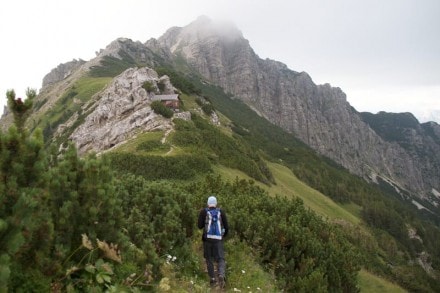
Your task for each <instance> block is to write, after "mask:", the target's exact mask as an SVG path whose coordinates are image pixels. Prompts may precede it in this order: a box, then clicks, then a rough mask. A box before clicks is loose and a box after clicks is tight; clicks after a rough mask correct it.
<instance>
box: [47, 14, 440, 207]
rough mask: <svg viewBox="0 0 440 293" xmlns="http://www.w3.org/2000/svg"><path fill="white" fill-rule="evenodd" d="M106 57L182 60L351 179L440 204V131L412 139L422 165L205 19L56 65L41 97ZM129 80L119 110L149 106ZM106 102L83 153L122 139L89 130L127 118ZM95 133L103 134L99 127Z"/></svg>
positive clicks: (342, 98) (340, 104) (327, 91)
mask: <svg viewBox="0 0 440 293" xmlns="http://www.w3.org/2000/svg"><path fill="white" fill-rule="evenodd" d="M105 57H111V58H114V59H115V60H125V61H126V62H128V63H130V64H131V63H132V64H143V65H148V66H150V67H153V68H154V67H155V66H157V65H158V64H161V62H168V63H172V62H173V61H174V60H176V59H178V58H180V59H183V60H184V61H185V62H186V63H187V64H188V65H189V67H190V68H191V69H192V70H193V71H194V72H196V73H197V74H198V75H200V76H202V77H203V79H204V80H206V81H208V82H210V83H213V84H215V85H218V86H220V87H222V88H223V89H224V91H225V92H227V93H229V94H231V95H232V96H234V97H235V98H238V99H241V100H242V101H243V102H245V103H246V104H248V105H249V106H250V107H251V108H252V109H254V110H255V111H256V112H257V113H259V114H260V115H261V116H263V117H265V118H266V119H267V120H269V121H270V122H272V123H273V124H275V125H278V126H280V127H282V128H283V129H284V130H286V131H287V132H290V133H292V134H294V135H295V136H296V137H298V138H299V139H300V140H302V141H303V142H305V143H306V144H308V145H309V146H310V147H312V148H313V149H315V150H316V151H317V152H319V153H320V154H323V155H325V156H327V157H329V158H331V159H332V160H334V161H335V162H337V163H339V164H340V165H342V166H343V167H345V168H347V169H348V170H350V171H351V172H352V173H354V174H356V175H359V176H361V177H363V178H365V179H367V180H371V181H375V182H379V181H380V180H382V181H384V182H387V183H389V184H391V185H392V186H394V187H395V188H396V190H398V191H399V192H401V194H402V196H404V194H408V193H411V194H413V195H416V197H418V198H420V199H428V200H430V201H431V203H434V204H438V203H437V202H438V198H436V197H435V196H434V195H435V194H438V190H440V174H439V170H440V167H439V166H440V155H439V154H440V153H439V152H436V150H438V148H439V144H440V143H439V141H438V140H436V139H430V138H428V137H427V135H428V134H427V133H428V132H429V131H430V132H429V133H431V132H432V133H439V131H440V130H439V129H440V126H439V125H438V124H436V123H432V124H430V130H429V131H425V132H417V133H416V134H417V135H415V136H407V141H406V144H409V145H412V144H414V145H416V144H420V143H421V144H422V145H423V147H422V149H423V150H424V152H425V155H424V157H423V158H422V157H421V156H420V153H418V152H413V151H410V150H409V149H408V148H406V147H404V146H402V144H401V143H399V142H398V141H393V140H390V139H388V138H386V137H383V136H381V134H380V132H379V131H378V130H377V129H375V128H374V127H372V126H371V125H370V124H369V123H367V122H366V121H364V119H363V118H362V115H361V114H360V113H358V112H357V111H356V110H355V109H354V108H353V107H352V106H351V105H350V104H349V103H348V102H347V99H346V95H345V93H344V92H343V91H342V90H341V89H340V88H335V87H332V86H330V85H329V84H324V85H316V84H315V83H314V82H313V80H312V78H311V77H310V76H309V75H308V74H307V73H305V72H296V71H294V70H291V69H289V68H288V67H287V66H286V65H285V64H283V63H281V62H277V61H274V60H270V59H266V60H263V59H261V58H259V57H258V55H257V54H256V53H255V52H254V51H253V49H252V48H251V46H250V45H249V42H248V40H246V39H245V38H244V37H243V35H242V33H241V32H240V31H239V30H238V29H237V28H236V27H235V26H234V25H230V24H228V25H225V24H218V23H217V22H214V21H212V20H210V19H208V18H206V17H201V18H199V19H197V20H196V21H194V22H193V23H191V24H189V25H188V26H186V27H181V28H180V27H174V28H170V29H169V30H168V31H167V32H166V33H165V34H164V35H163V36H162V37H160V38H159V39H157V40H156V39H150V40H148V41H147V42H146V43H144V44H142V43H140V42H133V41H132V40H130V39H125V38H120V39H117V40H115V41H113V42H112V43H111V44H109V45H108V46H107V47H106V48H105V49H104V50H101V51H100V52H98V53H97V57H96V58H95V59H92V60H90V61H88V62H86V63H84V64H79V62H81V61H78V62H73V63H71V64H66V65H64V66H61V67H62V68H61V67H60V66H58V67H57V69H56V70H55V71H53V72H51V73H50V74H48V75H47V76H46V77H45V82H44V87H43V89H42V92H48V91H50V90H52V92H53V94H54V95H55V92H62V88H64V89H65V88H66V87H67V85H68V82H67V81H68V80H69V78H73V76H74V75H75V74H79V72H86V71H88V70H90V69H92V68H94V67H95V66H99V64H100V62H101V61H102V60H103V58H105ZM61 69H62V70H61ZM126 74H128V75H125V76H121V77H119V78H121V79H120V80H119V81H118V82H117V83H118V84H119V85H124V86H123V88H124V93H123V94H122V93H121V96H123V98H122V100H119V102H118V103H122V104H124V103H126V102H127V101H128V100H130V101H131V100H133V101H143V100H145V99H148V97H146V96H145V95H144V94H143V93H140V91H138V92H133V91H131V90H130V89H128V88H127V85H128V84H129V83H128V82H127V81H128V80H130V79H131V78H133V76H132V77H130V76H129V73H128V72H127V73H126ZM130 74H134V73H130ZM62 78H64V79H62ZM60 79H62V80H60ZM57 80H58V81H59V82H56V81H57ZM115 82H116V81H113V84H112V85H111V87H112V89H111V91H110V92H111V93H110V92H105V91H106V90H110V89H109V88H107V89H106V90H104V92H103V93H101V94H100V96H101V99H102V98H105V96H106V95H110V96H112V95H113V96H114V97H115V95H118V90H120V89H116V87H117V86H116V83H115ZM63 84H64V86H63V87H60V86H61V85H63ZM56 87H58V88H57V89H56ZM113 100H115V99H113ZM107 102H109V100H107V101H106V100H105V99H102V102H101V103H102V104H101V105H100V106H98V107H97V108H96V110H95V111H96V112H94V113H93V115H90V117H88V118H87V122H86V123H85V124H84V125H82V126H80V127H79V128H78V129H77V130H76V131H75V133H74V134H72V138H73V139H74V140H75V141H77V144H78V146H80V149H81V148H82V149H83V150H84V151H86V150H88V149H95V148H97V149H98V150H100V149H101V148H103V147H104V145H105V147H108V146H110V145H114V144H117V143H120V142H121V141H122V140H123V137H124V136H123V134H122V133H120V132H118V133H116V132H115V133H114V132H112V131H115V130H114V129H113V130H112V129H111V128H112V127H110V126H108V128H106V127H101V128H100V129H101V130H102V132H103V133H106V134H107V135H108V136H107V137H106V138H104V137H100V136H99V133H95V134H94V136H93V135H89V134H88V131H90V130H87V129H88V127H92V125H93V124H94V123H95V124H98V125H99V123H102V121H105V120H106V117H107V116H108V115H110V113H113V114H114V115H116V116H117V115H124V113H127V112H125V110H118V107H121V105H122V104H115V105H114V106H111V107H110V108H109V106H108V105H107V106H105V105H106V103H107ZM126 104H127V105H128V104H130V103H126ZM116 105H117V106H116ZM45 106H46V105H45ZM139 107H140V106H139V105H137V104H136V102H135V103H134V104H133V103H132V104H131V105H129V106H128V108H130V109H131V110H133V112H131V115H134V116H136V115H138V114H135V113H136V111H137V110H136V109H137V108H139ZM131 110H130V111H131ZM120 111H122V112H120ZM142 111H144V110H142ZM113 114H112V115H113ZM106 115H107V116H106ZM144 115H147V113H143V114H142V116H143V117H144ZM134 116H133V117H134ZM147 116H148V115H147ZM127 117H128V116H127ZM144 122H145V121H144ZM139 123H141V124H142V123H143V122H140V121H139ZM417 123H418V122H417ZM135 124H136V123H135ZM420 127H422V126H420ZM423 127H424V126H423ZM115 129H117V127H116V128H115ZM96 131H98V132H99V130H98V128H97V130H96ZM87 137H88V138H87ZM93 137H100V139H95V141H96V143H98V144H102V145H94V143H93V142H92V140H93ZM431 137H432V136H431ZM437 137H438V136H437ZM105 147H104V148H105ZM379 178H380V179H379Z"/></svg>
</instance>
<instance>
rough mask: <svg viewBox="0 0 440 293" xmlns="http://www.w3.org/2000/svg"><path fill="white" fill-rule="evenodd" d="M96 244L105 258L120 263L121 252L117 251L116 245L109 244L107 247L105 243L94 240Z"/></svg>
mask: <svg viewBox="0 0 440 293" xmlns="http://www.w3.org/2000/svg"><path fill="white" fill-rule="evenodd" d="M96 242H97V243H98V247H99V249H101V250H102V251H103V252H104V256H105V257H107V258H108V259H111V260H114V261H116V262H118V263H122V259H121V252H120V251H119V250H118V245H117V244H113V243H110V245H108V244H107V242H105V241H100V240H99V239H96Z"/></svg>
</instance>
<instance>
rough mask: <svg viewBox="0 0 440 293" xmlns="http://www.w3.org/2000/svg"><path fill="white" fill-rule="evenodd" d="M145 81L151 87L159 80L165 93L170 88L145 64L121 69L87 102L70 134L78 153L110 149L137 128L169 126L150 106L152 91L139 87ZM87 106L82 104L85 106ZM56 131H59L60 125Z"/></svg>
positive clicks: (171, 89) (168, 84)
mask: <svg viewBox="0 0 440 293" xmlns="http://www.w3.org/2000/svg"><path fill="white" fill-rule="evenodd" d="M147 81H148V82H150V83H151V84H153V85H154V86H155V87H157V83H158V82H159V81H160V82H161V83H162V84H164V85H165V91H164V93H165V94H167V93H171V92H173V90H174V88H173V87H172V85H171V83H170V81H169V78H168V77H166V76H164V77H162V78H159V77H158V76H157V73H156V72H155V71H154V70H152V69H150V68H148V67H143V68H140V69H138V68H130V69H127V70H125V71H124V72H123V73H122V74H120V75H119V76H117V77H116V78H114V79H113V81H112V83H111V84H110V85H109V86H108V87H107V88H105V89H104V90H103V91H101V92H100V93H98V94H97V96H96V97H95V98H94V99H93V100H92V101H91V103H94V107H95V108H94V110H93V111H92V112H91V113H90V114H89V115H88V116H87V117H86V118H85V122H84V123H83V124H81V125H80V126H79V127H78V128H76V130H75V131H74V132H73V133H72V135H71V136H70V139H71V140H72V141H73V142H74V143H75V144H76V147H77V149H78V152H79V153H80V154H82V153H85V152H87V151H95V152H101V151H104V150H107V149H110V148H112V147H113V146H116V145H118V144H120V143H123V142H125V141H126V140H127V139H129V138H131V137H132V136H133V135H135V134H136V133H138V132H140V131H153V130H168V129H171V128H172V124H171V121H170V120H169V119H165V118H163V117H162V116H160V115H157V114H155V113H154V111H153V110H152V109H151V107H150V104H151V102H152V98H153V96H154V94H149V93H147V91H146V90H145V89H144V88H142V85H143V84H144V83H145V82H147ZM89 106H90V105H85V108H87V107H89ZM75 120H76V117H72V121H71V122H73V121H75ZM67 124H69V122H68V123H67ZM59 131H60V132H62V131H63V129H62V127H61V128H60V129H59Z"/></svg>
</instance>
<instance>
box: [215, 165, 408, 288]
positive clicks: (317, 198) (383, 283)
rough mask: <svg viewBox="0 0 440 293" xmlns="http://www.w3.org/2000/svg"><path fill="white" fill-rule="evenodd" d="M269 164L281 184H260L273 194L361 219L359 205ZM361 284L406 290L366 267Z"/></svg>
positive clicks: (226, 173)
mask: <svg viewBox="0 0 440 293" xmlns="http://www.w3.org/2000/svg"><path fill="white" fill-rule="evenodd" d="M268 165H269V168H270V170H271V171H272V173H273V175H274V177H275V180H276V183H277V184H276V185H274V186H270V187H269V186H267V185H264V184H262V183H259V182H256V184H257V185H259V186H260V187H262V188H264V189H265V190H267V191H268V193H269V194H270V195H272V196H275V195H283V196H288V197H293V196H297V197H299V198H301V199H302V200H303V201H304V204H305V205H306V206H307V207H309V208H310V209H311V210H313V211H315V212H316V213H318V214H320V215H322V216H323V217H327V218H329V219H331V220H335V219H342V220H345V221H347V222H349V223H352V224H354V225H356V224H358V223H359V222H360V221H361V220H360V218H359V217H358V215H357V213H358V210H357V208H356V207H353V206H343V205H339V204H337V203H335V202H334V201H332V200H331V199H330V198H328V197H326V196H325V195H323V194H322V193H320V192H318V191H316V190H315V189H313V188H311V187H309V186H308V185H306V184H304V183H303V182H302V181H300V180H299V179H298V178H297V177H296V176H295V175H294V174H293V173H292V171H291V170H290V169H288V168H287V167H285V166H283V165H280V164H276V163H268ZM214 170H215V172H216V173H218V174H220V175H221V176H222V177H223V178H225V179H226V180H231V181H232V180H235V178H236V177H238V178H244V179H249V180H251V178H250V177H248V176H247V175H246V174H244V173H243V172H241V171H238V170H234V169H230V168H226V167H223V166H216V167H215V168H214ZM359 287H360V289H361V292H406V291H405V290H403V289H402V288H401V287H399V286H398V285H395V284H393V283H391V282H389V281H387V280H385V279H383V278H381V277H378V276H376V275H374V274H372V273H370V272H368V271H366V270H361V272H360V273H359Z"/></svg>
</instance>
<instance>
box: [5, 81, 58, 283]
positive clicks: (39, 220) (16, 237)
mask: <svg viewBox="0 0 440 293" xmlns="http://www.w3.org/2000/svg"><path fill="white" fill-rule="evenodd" d="M7 97H8V105H9V108H10V110H11V111H12V113H13V115H14V122H15V125H13V126H12V127H11V128H10V129H9V132H8V133H6V134H3V133H0V267H1V269H0V292H2V291H7V289H8V282H9V279H10V276H11V265H12V264H13V263H15V264H20V265H22V266H24V267H26V266H29V265H32V266H33V267H43V266H44V265H45V264H44V260H45V258H44V257H42V254H44V252H43V251H44V250H47V249H48V247H50V246H45V244H46V243H49V242H50V239H51V231H52V226H51V221H50V218H47V216H48V213H47V209H46V206H47V201H48V194H47V190H46V189H45V186H46V182H47V177H46V175H45V171H46V168H47V164H46V159H45V153H44V150H43V145H44V144H43V139H42V135H41V132H38V131H37V132H36V133H35V134H34V135H32V136H31V135H29V133H28V131H27V129H26V128H25V122H26V118H27V117H28V116H29V113H30V110H31V108H32V101H33V98H34V97H35V90H30V89H28V90H27V99H26V100H25V101H22V100H21V98H17V99H16V98H15V93H14V91H8V92H7Z"/></svg>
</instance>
